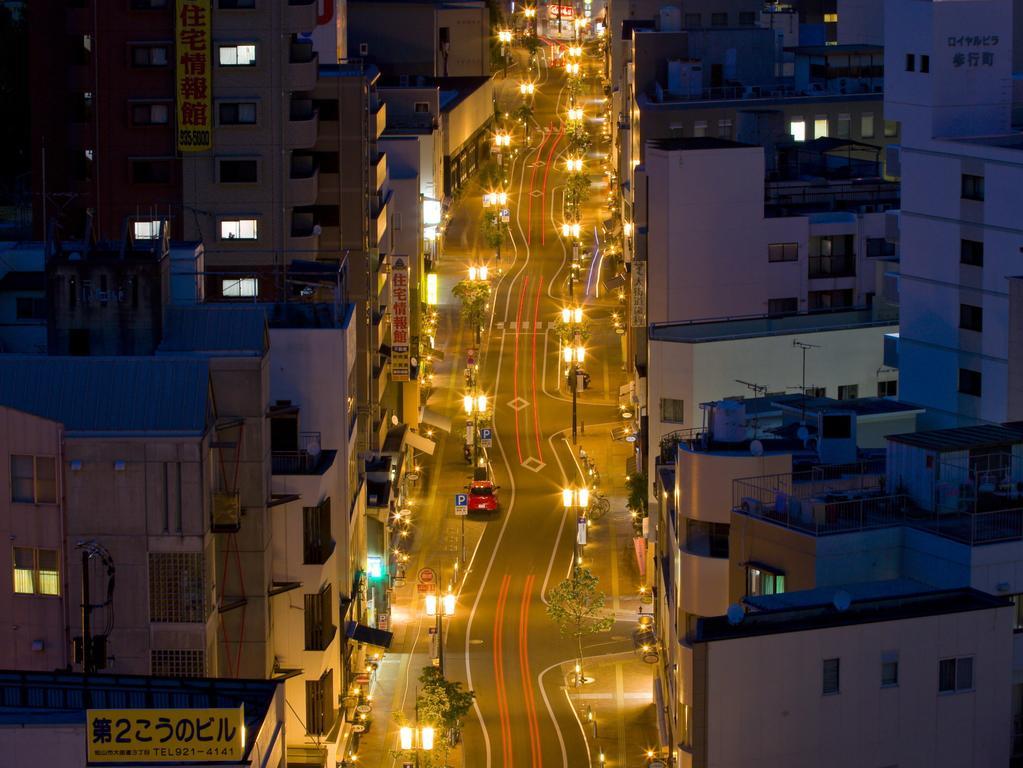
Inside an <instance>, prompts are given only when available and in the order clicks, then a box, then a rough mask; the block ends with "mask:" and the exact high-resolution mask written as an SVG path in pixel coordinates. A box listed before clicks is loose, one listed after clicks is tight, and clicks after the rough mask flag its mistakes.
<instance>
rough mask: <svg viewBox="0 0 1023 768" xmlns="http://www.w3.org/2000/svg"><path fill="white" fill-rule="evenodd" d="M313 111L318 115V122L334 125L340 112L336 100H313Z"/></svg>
mask: <svg viewBox="0 0 1023 768" xmlns="http://www.w3.org/2000/svg"><path fill="white" fill-rule="evenodd" d="M313 109H315V110H316V111H317V112H318V113H319V115H320V122H324V121H326V122H328V123H336V122H337V121H338V117H339V115H340V112H339V111H338V104H337V99H313Z"/></svg>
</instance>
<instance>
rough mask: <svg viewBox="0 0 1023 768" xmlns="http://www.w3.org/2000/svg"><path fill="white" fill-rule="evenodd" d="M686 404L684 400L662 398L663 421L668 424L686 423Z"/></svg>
mask: <svg viewBox="0 0 1023 768" xmlns="http://www.w3.org/2000/svg"><path fill="white" fill-rule="evenodd" d="M685 417H686V404H685V401H684V400H679V399H677V398H674V397H662V398H661V421H663V422H665V423H667V424H682V423H684V422H685Z"/></svg>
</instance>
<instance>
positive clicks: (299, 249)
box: [288, 209, 320, 258]
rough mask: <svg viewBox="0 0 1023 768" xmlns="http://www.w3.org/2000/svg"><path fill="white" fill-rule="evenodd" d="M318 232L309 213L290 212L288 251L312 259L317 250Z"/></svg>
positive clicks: (304, 211)
mask: <svg viewBox="0 0 1023 768" xmlns="http://www.w3.org/2000/svg"><path fill="white" fill-rule="evenodd" d="M319 242H320V232H319V227H317V226H316V220H315V218H314V216H313V213H312V212H311V211H307V210H299V209H295V210H293V211H292V212H291V237H290V238H288V250H289V251H291V252H293V253H295V254H296V255H297V254H302V253H305V254H306V256H307V258H314V257H315V254H316V252H317V251H318V250H319Z"/></svg>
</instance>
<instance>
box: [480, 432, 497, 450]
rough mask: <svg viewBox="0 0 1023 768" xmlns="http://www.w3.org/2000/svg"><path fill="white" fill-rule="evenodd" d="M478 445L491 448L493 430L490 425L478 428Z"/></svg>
mask: <svg viewBox="0 0 1023 768" xmlns="http://www.w3.org/2000/svg"><path fill="white" fill-rule="evenodd" d="M480 445H482V446H483V447H484V448H492V447H493V445H494V430H492V429H491V428H490V427H481V428H480Z"/></svg>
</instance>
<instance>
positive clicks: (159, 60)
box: [131, 45, 170, 67]
mask: <svg viewBox="0 0 1023 768" xmlns="http://www.w3.org/2000/svg"><path fill="white" fill-rule="evenodd" d="M169 61H170V46H167V45H135V46H132V48H131V65H132V66H133V67H166V66H167V64H168V63H169Z"/></svg>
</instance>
